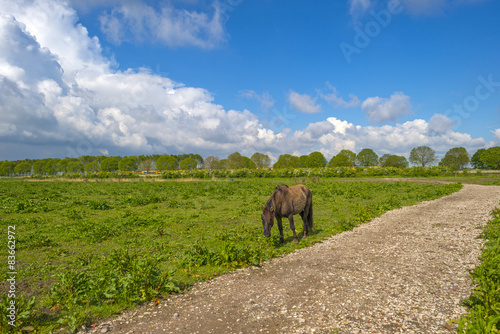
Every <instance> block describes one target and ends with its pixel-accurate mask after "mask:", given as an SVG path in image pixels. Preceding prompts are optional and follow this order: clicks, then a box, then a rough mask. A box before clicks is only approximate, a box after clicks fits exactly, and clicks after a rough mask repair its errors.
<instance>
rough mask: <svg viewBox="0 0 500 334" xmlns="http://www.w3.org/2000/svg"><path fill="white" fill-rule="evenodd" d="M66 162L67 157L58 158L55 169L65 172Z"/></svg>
mask: <svg viewBox="0 0 500 334" xmlns="http://www.w3.org/2000/svg"><path fill="white" fill-rule="evenodd" d="M68 162H69V160H68V159H67V158H66V159H63V160H59V161H58V162H57V171H58V172H61V173H66V171H67V168H68Z"/></svg>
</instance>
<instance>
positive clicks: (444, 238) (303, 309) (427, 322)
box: [90, 185, 500, 334]
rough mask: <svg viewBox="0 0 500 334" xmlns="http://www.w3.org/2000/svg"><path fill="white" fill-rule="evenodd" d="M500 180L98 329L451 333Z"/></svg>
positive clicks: (371, 224)
mask: <svg viewBox="0 0 500 334" xmlns="http://www.w3.org/2000/svg"><path fill="white" fill-rule="evenodd" d="M499 202H500V187H493V186H491V187H488V186H477V185H465V186H464V188H463V189H462V190H461V191H459V192H457V193H455V194H452V195H450V196H447V197H444V198H441V199H437V200H434V201H430V202H424V203H421V204H419V205H415V206H412V207H405V208H402V209H399V210H395V211H391V212H388V213H386V214H384V215H383V216H381V217H379V218H377V219H374V220H373V221H371V222H369V223H366V224H364V225H362V226H360V227H358V228H356V229H355V230H353V231H350V232H345V233H342V234H340V235H337V236H334V237H332V238H330V239H328V240H326V241H325V242H323V243H321V244H317V245H315V246H312V247H309V248H306V249H301V250H298V251H296V252H294V253H293V254H290V255H287V256H285V257H282V258H278V259H274V260H272V261H270V262H268V263H266V264H265V265H264V266H263V267H261V268H246V269H242V270H238V271H236V272H234V273H231V274H228V275H224V276H221V277H218V278H216V279H214V280H212V281H210V282H204V283H201V284H198V285H196V286H195V287H193V289H192V290H191V291H189V292H186V293H185V294H181V295H178V296H173V297H172V298H170V299H168V300H164V301H162V302H161V303H160V304H159V305H157V306H153V305H145V306H142V307H140V308H138V309H136V310H134V311H130V312H126V313H125V314H123V315H121V316H119V317H117V318H116V319H113V320H110V321H107V322H105V323H103V324H101V325H100V326H99V327H97V328H94V329H92V330H91V331H90V332H94V333H106V332H109V333H190V334H191V333H451V332H453V331H455V332H456V330H455V328H456V327H455V326H454V325H450V324H449V323H448V322H447V321H448V320H450V319H453V318H458V317H459V316H460V314H462V313H463V312H465V308H464V307H462V306H460V301H461V300H462V299H463V298H466V297H468V296H469V294H470V275H469V274H468V270H470V269H473V268H474V267H475V266H476V264H478V262H479V261H478V256H479V254H480V248H481V246H482V239H478V238H477V236H478V235H479V234H480V232H481V228H482V226H483V225H484V224H485V223H486V222H487V221H488V220H489V218H490V212H491V211H492V210H493V209H494V208H495V207H496V206H498V205H499Z"/></svg>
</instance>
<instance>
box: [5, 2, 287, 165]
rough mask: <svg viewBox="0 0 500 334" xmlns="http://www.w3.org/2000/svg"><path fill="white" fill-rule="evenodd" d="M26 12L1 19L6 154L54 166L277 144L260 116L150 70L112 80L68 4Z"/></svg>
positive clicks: (32, 6) (117, 74) (17, 9)
mask: <svg viewBox="0 0 500 334" xmlns="http://www.w3.org/2000/svg"><path fill="white" fill-rule="evenodd" d="M25 4H26V5H25V6H16V5H13V6H12V7H8V6H5V7H3V8H0V9H1V10H2V12H7V13H9V15H2V16H1V17H0V32H1V35H0V43H1V47H0V104H1V105H2V107H1V109H0V116H1V117H2V127H1V128H0V136H1V137H0V141H1V142H2V143H5V145H2V149H1V150H0V153H1V154H6V153H7V152H12V151H13V150H14V149H13V148H14V146H15V145H18V146H19V145H42V144H47V145H49V146H51V147H52V148H53V149H51V151H50V152H51V154H53V153H52V152H55V151H57V150H59V152H58V153H57V154H56V156H61V155H84V154H98V153H99V152H113V153H114V154H119V153H121V152H124V153H125V154H132V153H143V154H144V153H153V152H161V153H165V152H186V151H191V152H193V151H195V152H199V153H201V154H203V153H204V152H208V153H212V154H214V153H217V151H220V152H227V151H231V150H232V151H235V150H248V151H252V150H253V151H255V150H257V149H262V150H265V149H266V148H267V147H268V146H269V145H271V144H270V143H276V142H277V141H278V140H279V138H280V134H279V133H275V132H274V131H272V130H268V129H264V127H263V126H262V124H261V123H260V122H259V121H258V120H257V118H256V116H255V115H254V114H252V113H251V112H249V111H246V110H244V111H236V110H225V109H224V108H223V107H222V106H221V105H218V104H215V103H214V99H213V96H212V94H211V93H210V92H208V91H207V90H205V89H203V88H195V87H186V86H184V85H183V84H180V83H177V82H174V81H172V80H170V79H168V78H165V77H161V76H157V75H153V74H151V73H150V72H148V71H147V70H144V69H139V70H132V69H130V70H126V71H116V70H113V65H112V62H111V61H108V60H107V59H106V58H104V57H103V56H102V54H101V53H100V46H99V41H98V40H97V39H96V38H93V37H90V36H88V32H87V31H86V29H85V28H84V27H82V26H81V25H79V24H77V23H76V22H77V21H78V19H77V16H76V12H75V11H74V10H72V9H71V8H68V7H67V5H66V4H65V3H63V2H59V1H52V2H51V1H46V2H43V4H41V3H40V2H26V3H25ZM0 6H1V5H0ZM43 6H46V7H43ZM7 7H8V8H7ZM35 18H38V19H35ZM45 26H47V28H45ZM51 26H58V27H59V29H52V28H51ZM58 40H61V41H63V40H65V41H66V42H67V43H68V44H69V45H70V46H72V45H74V46H75V50H76V51H75V50H74V52H68V53H67V52H66V51H67V50H66V47H63V46H62V44H61V43H59V42H57V41H58ZM79 50H80V51H79ZM89 55H91V56H90V57H89V58H88V59H87V56H89ZM68 72H69V74H68ZM55 147H58V148H55ZM61 147H62V148H63V149H62V150H63V151H62V152H61Z"/></svg>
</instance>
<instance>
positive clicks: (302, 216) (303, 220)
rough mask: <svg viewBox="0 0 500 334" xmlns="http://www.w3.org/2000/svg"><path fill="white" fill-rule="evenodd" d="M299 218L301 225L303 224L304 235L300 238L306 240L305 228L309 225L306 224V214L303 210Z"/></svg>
mask: <svg viewBox="0 0 500 334" xmlns="http://www.w3.org/2000/svg"><path fill="white" fill-rule="evenodd" d="M300 217H301V218H302V223H303V224H304V235H303V236H302V238H307V226H308V225H309V223H308V222H307V214H306V210H305V209H304V211H302V212H301V213H300Z"/></svg>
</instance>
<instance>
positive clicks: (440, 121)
mask: <svg viewBox="0 0 500 334" xmlns="http://www.w3.org/2000/svg"><path fill="white" fill-rule="evenodd" d="M455 124H456V122H455V121H453V120H451V119H449V118H448V117H446V116H445V115H442V114H434V115H433V116H432V117H431V119H430V121H429V131H431V132H433V133H446V132H448V131H451V129H453V127H454V126H455Z"/></svg>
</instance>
